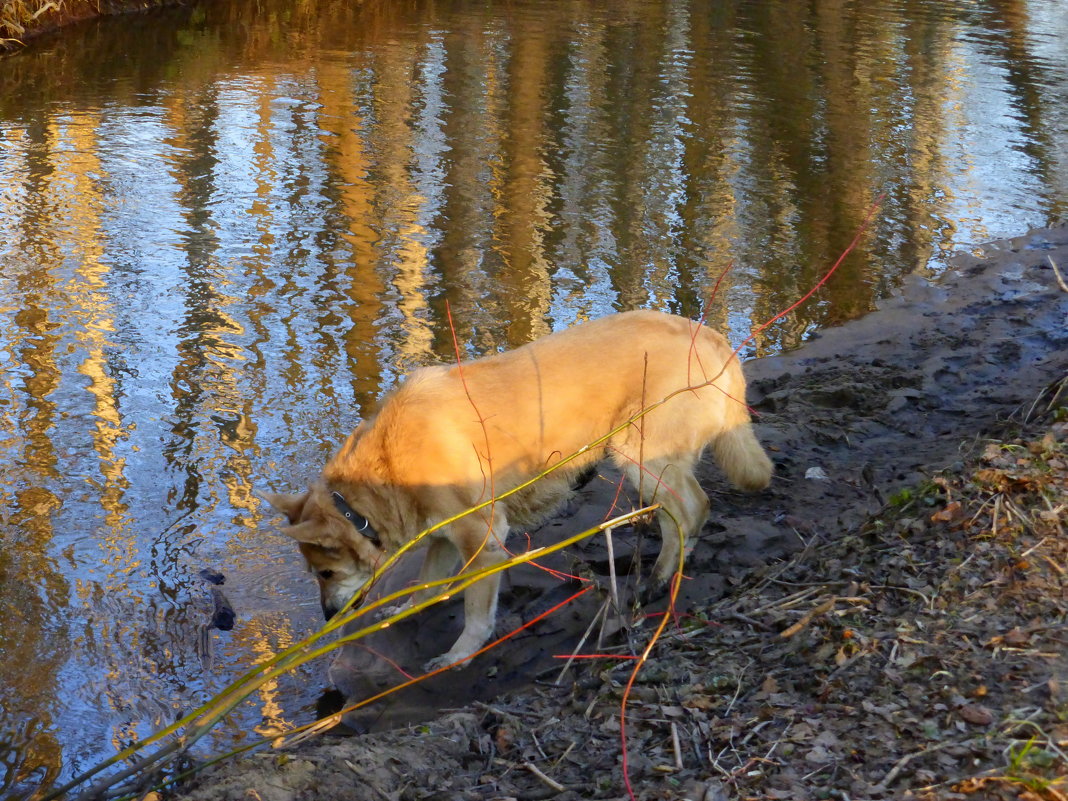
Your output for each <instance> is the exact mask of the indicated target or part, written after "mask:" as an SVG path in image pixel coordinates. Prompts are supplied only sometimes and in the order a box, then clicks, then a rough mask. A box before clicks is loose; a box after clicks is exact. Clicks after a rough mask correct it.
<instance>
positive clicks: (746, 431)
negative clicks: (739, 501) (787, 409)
mask: <svg viewBox="0 0 1068 801" xmlns="http://www.w3.org/2000/svg"><path fill="white" fill-rule="evenodd" d="M742 409H743V411H744V407H742ZM744 414H745V418H744V419H740V420H735V421H732V424H731V425H729V426H728V427H727V428H726V429H725V430H724V431H723V432H721V433H720V434H719V436H717V437H716V438H715V439H713V440H712V455H713V456H714V457H715V459H716V463H717V464H719V466H720V467H721V468H722V469H723V472H724V473H726V474H727V480H728V481H730V483H731V484H732V485H733V486H735V487H737V488H738V489H742V490H747V491H749V492H756V491H757V490H762V489H764V487H766V486H768V484H769V483H770V481H771V473H772V470H773V469H774V467H773V465H772V463H771V459H769V458H768V455H767V454H766V453H765V452H764V449H763V448H762V447H761V446H760V443H759V442H758V441H757V438H756V435H755V434H754V433H753V426H752V425H751V424H750V422H749V414H748V412H744Z"/></svg>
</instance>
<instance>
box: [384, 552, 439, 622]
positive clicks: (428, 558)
mask: <svg viewBox="0 0 1068 801" xmlns="http://www.w3.org/2000/svg"><path fill="white" fill-rule="evenodd" d="M455 565H456V548H454V547H453V544H452V543H451V542H449V540H447V539H446V538H445V537H432V538H431V539H430V544H429V545H427V547H426V555H425V556H424V557H423V564H422V566H421V567H420V568H419V578H417V579H416V580H415V586H416V587H421V586H422V585H423V584H427V583H430V582H435V581H439V580H440V579H444V578H448V577H449V576H450V575H451V574H452V571H453V567H454V566H455ZM439 592H441V587H431V588H429V589H416V590H414V591H413V592H412V593H411V595H409V596H408V597H407V598H406V599H405V600H404V601H402V602H401V603H398V604H391V605H389V606H385V607H382V614H381V616H382V617H384V618H385V617H392V616H393V615H396V614H400V613H401V612H404V611H405V610H407V609H411V608H412V607H413V606H415V605H416V604H419V603H422V602H423V601H425V600H427V599H429V598H432V597H434V596H435V595H437V594H438V593H439Z"/></svg>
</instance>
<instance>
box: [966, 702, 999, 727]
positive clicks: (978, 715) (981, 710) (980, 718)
mask: <svg viewBox="0 0 1068 801" xmlns="http://www.w3.org/2000/svg"><path fill="white" fill-rule="evenodd" d="M957 713H958V714H959V715H960V716H961V719H962V720H964V721H965V722H966V723H971V724H973V725H975V726H989V725H990V724H991V723H993V722H994V715H993V713H992V712H991V711H990V710H989V709H987V708H986V707H985V706H980V705H979V704H965V705H964V706H962V707H961V708H960V709H958V710H957Z"/></svg>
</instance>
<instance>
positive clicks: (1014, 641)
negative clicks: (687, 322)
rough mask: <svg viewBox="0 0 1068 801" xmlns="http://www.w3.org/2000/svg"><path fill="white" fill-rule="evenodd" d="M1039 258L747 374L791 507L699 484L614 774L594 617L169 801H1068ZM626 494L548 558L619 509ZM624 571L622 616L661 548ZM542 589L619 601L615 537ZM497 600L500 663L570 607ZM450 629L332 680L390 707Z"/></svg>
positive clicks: (420, 631)
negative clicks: (397, 688) (704, 508)
mask: <svg viewBox="0 0 1068 801" xmlns="http://www.w3.org/2000/svg"><path fill="white" fill-rule="evenodd" d="M1051 258H1052V260H1053V261H1054V262H1056V263H1057V264H1058V265H1059V266H1062V267H1063V268H1068V228H1066V227H1058V228H1054V229H1043V230H1036V231H1033V232H1031V233H1030V234H1028V235H1027V236H1024V237H1021V238H1018V239H1013V240H1006V241H1002V242H996V243H992V244H990V245H988V246H985V247H984V248H982V249H981V252H978V253H972V254H960V255H958V257H956V260H955V263H954V264H953V269H952V271H951V272H950V273H948V274H946V275H945V276H943V277H942V279H941V280H939V281H938V282H935V283H928V282H926V281H923V280H921V279H918V278H917V279H915V280H913V281H910V282H909V283H908V284H907V285H906V286H905V287H904V288H903V289H902V291H901V292H900V293H899V294H898V295H897V296H896V297H894V298H892V299H891V300H889V301H887V302H885V303H884V304H883V305H882V307H881V308H880V309H879V310H878V311H876V312H874V313H872V314H870V315H868V316H867V317H865V318H863V319H861V320H858V321H855V322H852V323H849V324H847V325H844V326H842V327H840V328H837V329H833V330H830V331H826V332H824V333H823V334H822V335H821V336H819V337H818V338H816V339H815V340H813V341H812V342H810V343H808V344H806V345H805V346H804V347H802V348H800V349H799V350H797V351H794V352H791V353H788V354H785V355H782V356H778V357H774V358H769V359H763V360H759V361H755V362H752V363H750V364H748V365H747V373H748V375H749V377H750V402H751V403H752V404H753V406H754V407H755V408H756V409H757V410H758V411H759V413H760V418H759V422H758V426H757V427H758V433H759V436H760V438H761V440H762V441H763V442H764V443H765V444H766V446H767V447H768V448H769V451H770V452H771V454H772V456H773V458H774V460H775V462H776V469H777V471H776V478H775V481H774V482H773V485H772V487H771V488H770V489H769V490H768V491H766V492H764V493H761V494H759V495H755V496H743V495H739V494H737V493H733V492H730V491H727V490H726V489H725V485H724V483H723V481H722V478H721V477H720V476H719V475H718V474H717V472H716V469H715V467H714V466H713V465H711V463H707V464H705V465H704V467H705V469H704V472H703V474H702V476H701V479H702V483H703V484H704V486H705V487H706V489H707V490H708V491H709V494H710V496H711V498H712V516H711V520H710V522H709V523H708V525H707V526H706V528H705V530H704V533H703V536H702V537H701V539H700V541H699V542H698V543H697V544H696V547H695V549H694V552H693V554H692V555H691V557H690V559H689V561H688V563H687V574H688V578H687V580H686V581H684V582H683V584H682V590H681V593H680V596H679V598H678V601H677V603H676V607H675V612H676V614H677V616H678V619H677V621H676V622H674V623H672V624H671V625H670V626H669V627H668V628H667V629H666V630H665V633H664V635H663V636H662V637H661V638H660V640H659V641H658V643H657V644H656V646H655V648H654V650H653V651H652V655H651V659H650V661H649V662H648V663H647V664H646V665H645V667H644V668H643V669H642V671H641V672H640V673H639V675H638V679H637V682H636V684H635V686H634V688H633V690H632V691H630V692H629V694H628V699H629V700H628V704H627V707H626V708H627V713H626V720H625V732H626V738H627V749H626V754H627V769H626V772H624V770H623V765H622V759H623V753H624V751H623V749H622V747H621V736H620V735H621V722H620V711H621V699H622V698H623V695H624V686H625V684H626V682H627V679H628V676H629V674H630V671H631V669H632V666H633V662H632V661H630V660H626V659H599V660H581V661H577V662H575V663H574V664H572V665H571V666H570V668H569V670H568V672H567V674H566V675H564V676H563V678H562V679H561V678H560V674H561V670H562V667H563V665H564V661H565V660H563V659H561V658H560V656H561V655H564V656H566V655H568V654H571V653H572V652H573V651H574V650H575V648H576V646H577V645H578V644H579V641H580V639H581V638H582V637H583V634H584V633H585V632H586V631H587V629H588V627H590V625H591V621H594V620H595V618H597V617H598V614H599V612H600V610H601V608H602V607H603V606H604V605H605V604H606V597H607V591H597V592H587V593H586V594H585V595H583V596H582V597H581V598H579V599H578V600H575V601H574V602H572V603H570V604H569V605H567V606H566V607H565V608H563V609H561V610H560V611H558V612H555V613H554V614H552V615H550V616H548V617H546V618H545V619H544V620H542V621H541V622H538V623H536V624H534V625H532V626H530V627H529V628H527V629H525V630H524V631H523V632H522V633H521V634H519V635H518V636H516V637H514V638H512V639H510V640H508V641H507V642H505V643H502V644H501V645H500V646H498V647H497V648H495V649H494V650H493V651H491V652H490V653H488V654H486V655H484V656H481V657H479V658H478V659H477V660H476V661H475V662H474V663H472V664H471V665H470V666H469V667H468V668H466V669H464V670H462V671H453V672H451V673H448V674H443V675H441V676H438V677H435V678H434V679H432V680H430V681H427V682H425V683H423V684H421V685H417V686H416V687H414V688H412V689H410V690H408V691H406V692H405V693H398V694H396V695H394V696H391V697H390V698H389V699H388V701H385V702H381V703H378V704H375V705H373V706H371V707H370V708H368V709H366V710H361V712H359V713H353V714H350V715H349V716H347V717H346V723H347V724H348V726H349V727H350V728H351V729H353V730H358V731H361V732H363V733H361V734H359V735H356V736H349V737H336V736H328V737H326V738H321V739H319V740H317V741H313V742H309V743H305V744H302V745H300V746H296V747H294V748H287V749H284V750H281V751H272V752H268V753H261V754H252V755H250V756H246V757H243V758H240V759H237V760H233V761H231V762H229V763H226V764H224V765H220V766H216V767H214V768H212V769H210V770H209V771H207V772H206V773H204V774H203V775H202V777H201V778H199V779H198V780H197V781H196V783H195V784H193V785H191V786H187V787H185V788H183V790H182V794H181V797H183V798H188V799H197V800H198V801H215V799H237V798H249V799H263V801H288V799H296V798H300V799H318V798H322V799H327V798H329V799H348V798H352V799H370V798H382V799H430V798H441V799H445V798H450V799H452V798H464V799H467V798H470V799H484V798H486V799H488V798H502V799H503V798H524V799H534V798H545V797H558V798H575V799H578V798H606V799H608V798H612V799H614V798H624V797H626V796H627V789H626V781H627V780H629V781H630V782H631V783H632V786H633V791H634V794H635V796H636V797H638V798H641V799H652V798H692V799H705V801H711V800H712V799H726V798H789V799H795V801H804V799H808V798H813V799H815V798H843V799H845V798H853V799H856V798H871V799H881V798H897V797H923V798H958V797H970V798H1017V797H1019V798H1049V799H1064V798H1066V797H1068V787H1066V786H1065V784H1064V783H1063V780H1064V771H1065V770H1066V769H1068V764H1066V763H1068V760H1065V758H1064V751H1065V750H1066V749H1068V741H1066V737H1068V729H1066V721H1068V689H1065V686H1064V682H1065V681H1066V680H1068V657H1066V656H1065V654H1066V651H1068V648H1066V634H1065V631H1066V627H1068V620H1066V617H1065V609H1066V607H1068V596H1066V586H1068V583H1066V578H1065V572H1066V569H1065V555H1066V553H1068V545H1066V542H1065V536H1064V529H1063V519H1064V517H1065V514H1064V506H1063V504H1064V502H1065V500H1066V497H1065V492H1066V491H1065V489H1064V486H1065V485H1066V484H1068V480H1066V472H1065V460H1066V458H1068V457H1066V455H1065V436H1066V425H1065V423H1064V407H1065V406H1066V405H1068V399H1066V398H1065V395H1066V394H1068V390H1066V389H1065V386H1064V383H1063V382H1064V380H1065V377H1066V376H1068V291H1065V290H1063V289H1061V288H1060V287H1059V285H1058V282H1057V280H1056V276H1055V274H1054V270H1053V269H1052V268H1051V266H1050V259H1051ZM1062 272H1068V270H1065V269H1062ZM1058 391H1059V392H1060V395H1059V396H1057V392H1058ZM1058 415H1060V416H1058ZM991 438H997V440H998V441H999V442H1000V443H1002V444H1000V445H996V446H994V447H992V448H991V447H990V442H991ZM1014 438H1016V439H1015V440H1014ZM942 471H945V472H942ZM616 478H617V477H616V476H613V475H611V474H610V473H606V474H604V475H602V476H600V477H598V478H597V479H595V480H594V481H593V482H592V483H591V484H590V485H588V486H587V487H586V488H585V489H584V490H583V491H582V493H581V498H580V501H581V503H580V504H577V505H575V506H573V507H572V510H571V513H570V514H569V515H562V516H561V517H559V518H557V519H554V520H552V521H549V522H548V523H547V524H546V525H544V526H542V527H541V528H540V529H539V530H538V531H536V532H532V540H533V543H534V544H535V545H536V544H538V543H539V542H543V541H549V540H551V539H554V538H555V537H556V536H557V535H558V534H559V533H560V532H563V531H566V532H572V531H579V530H581V527H585V526H587V525H592V524H594V523H596V522H598V521H600V520H601V519H603V518H604V517H605V515H606V514H607V512H608V510H609V509H610V508H611V507H612V504H613V500H614V499H615V503H616V505H617V507H618V506H624V507H626V506H627V505H628V504H629V500H628V499H626V498H619V499H616V492H617V482H616ZM1058 493H1059V494H1058ZM1058 503H1059V504H1060V506H1058ZM1013 509H1015V510H1016V511H1015V512H1013V511H1012V510H1013ZM519 539H520V538H519V537H516V540H517V541H518V540H519ZM613 544H614V556H615V559H614V562H613V565H612V566H613V567H614V569H615V572H616V573H617V574H618V576H620V577H621V578H620V580H619V585H618V586H619V589H620V592H621V593H622V607H623V608H624V609H630V608H631V604H630V600H631V592H630V582H629V581H627V579H626V576H627V575H628V572H629V570H630V568H631V567H632V565H633V563H634V561H635V560H634V559H633V556H634V554H635V553H638V554H640V555H641V558H642V561H646V560H647V558H648V556H649V555H650V554H653V553H655V548H656V544H655V542H652V541H649V538H645V542H642V538H641V537H640V536H638V535H636V534H635V533H634V532H633V531H623V530H620V531H616V532H615V534H614V537H613ZM294 558H296V557H294ZM550 564H551V565H552V566H555V567H558V568H561V569H564V570H569V571H571V572H574V573H577V574H579V575H581V576H584V577H586V578H593V579H595V580H596V581H597V582H598V583H599V585H601V587H602V588H604V587H606V586H607V585H608V583H609V582H608V579H607V577H608V575H609V573H611V572H612V571H611V570H609V559H608V552H607V551H606V548H605V541H604V539H603V538H597V539H596V540H591V541H587V542H586V543H584V544H582V545H581V546H580V547H576V548H574V549H573V550H571V551H570V552H568V553H567V554H566V555H565V556H563V557H561V558H560V559H558V560H556V561H555V562H551V563H550ZM647 564H648V563H647ZM410 569H411V568H408V570H410ZM405 576H406V574H405V573H404V572H403V571H402V572H400V573H398V576H397V577H396V579H395V582H399V581H403V580H404V579H405ZM504 585H505V588H504V591H503V593H502V598H501V613H500V626H499V632H500V633H502V634H503V633H505V632H508V631H511V630H513V629H515V628H517V627H519V626H521V625H522V624H523V622H524V621H529V620H531V619H532V618H534V617H535V616H537V615H538V614H539V613H541V612H543V611H545V610H547V609H549V608H551V607H552V606H553V605H554V604H556V603H559V602H560V601H563V600H564V599H566V598H568V597H569V596H571V595H572V594H573V593H574V592H575V591H576V587H577V586H578V583H577V582H575V581H570V582H569V581H561V580H559V579H557V578H555V577H553V576H551V575H549V574H547V573H545V572H544V571H539V570H537V569H535V568H532V567H530V568H521V569H516V570H514V571H512V572H511V574H510V575H509V576H508V577H507V578H506V580H505V582H504ZM309 591H311V590H310V589H309ZM663 608H664V604H663V602H662V603H661V604H660V605H659V606H656V605H653V606H650V607H646V608H644V609H641V610H639V612H638V613H636V614H631V613H630V612H628V614H627V615H625V616H624V617H625V619H619V618H617V617H616V616H614V615H607V616H606V617H607V619H608V621H607V623H604V624H600V625H598V626H594V628H593V632H592V633H591V635H590V638H589V640H587V641H586V642H585V645H584V647H583V651H584V652H586V653H589V652H593V651H597V652H599V653H606V652H611V653H613V654H620V655H622V656H629V655H632V654H633V653H636V652H640V651H641V649H642V648H644V647H645V643H646V642H647V641H648V639H649V637H650V636H651V634H652V632H653V629H654V627H655V623H656V621H657V620H658V618H657V617H656V613H657V612H658V611H661V610H662V609H663ZM457 613H458V608H457V607H456V606H455V605H453V606H449V607H446V608H442V609H439V610H436V611H432V612H430V613H428V614H426V615H424V616H423V617H422V618H421V619H420V625H419V626H418V627H417V626H416V625H415V624H414V623H406V624H401V625H398V626H394V627H392V628H391V629H389V630H388V631H387V632H383V633H381V634H380V635H377V636H376V638H375V640H374V641H371V642H369V643H368V645H369V646H371V648H373V653H372V651H371V650H367V649H363V648H359V649H358V648H350V649H348V650H346V651H344V652H343V653H342V654H341V655H340V656H339V657H338V659H337V660H336V661H335V663H334V664H333V666H332V668H331V678H332V679H333V681H334V683H335V684H336V685H337V686H338V687H339V689H340V690H341V691H342V692H343V693H344V694H345V695H347V696H348V697H349V698H362V697H366V696H367V695H369V694H372V693H374V692H376V691H378V690H381V689H382V688H384V687H387V686H390V685H392V684H395V683H397V681H398V679H399V678H400V673H399V672H398V671H399V670H400V669H404V670H407V671H409V672H417V668H418V666H419V665H421V664H422V663H423V662H424V661H425V660H426V659H427V658H429V657H431V656H434V655H435V654H436V653H439V652H440V651H441V650H443V649H444V647H446V646H447V644H448V643H449V642H451V638H452V637H453V636H455V633H456V632H457V630H458V625H459V622H458V620H457ZM598 637H600V638H601V640H602V642H601V644H600V646H599V647H598V646H597V645H596V643H595V641H596V640H597V639H598ZM382 655H385V656H388V661H387V660H384V659H382V658H381V656H382ZM1028 743H1030V744H1028ZM969 781H970V782H972V783H971V784H967V782H969ZM1027 793H1030V794H1031V795H1027Z"/></svg>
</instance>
